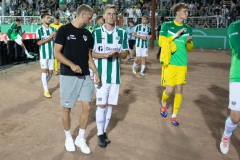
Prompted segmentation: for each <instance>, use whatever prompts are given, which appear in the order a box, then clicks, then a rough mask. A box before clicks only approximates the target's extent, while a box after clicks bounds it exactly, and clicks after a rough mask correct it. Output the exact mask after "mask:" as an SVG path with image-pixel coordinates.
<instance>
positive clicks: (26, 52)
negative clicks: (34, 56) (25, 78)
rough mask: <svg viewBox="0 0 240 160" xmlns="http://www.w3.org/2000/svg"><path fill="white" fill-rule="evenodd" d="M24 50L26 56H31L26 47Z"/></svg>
mask: <svg viewBox="0 0 240 160" xmlns="http://www.w3.org/2000/svg"><path fill="white" fill-rule="evenodd" d="M23 48H24V51H25V54H26V55H27V56H30V54H29V53H28V51H27V49H26V47H23Z"/></svg>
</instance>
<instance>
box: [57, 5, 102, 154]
mask: <svg viewBox="0 0 240 160" xmlns="http://www.w3.org/2000/svg"><path fill="white" fill-rule="evenodd" d="M93 12H94V11H93V9H92V8H91V7H90V6H88V5H85V4H83V5H81V6H79V7H78V8H77V17H76V18H75V20H73V21H72V22H71V23H69V24H66V25H64V26H62V27H61V28H59V30H58V33H57V37H56V40H55V56H56V58H57V59H58V60H59V61H60V62H61V71H60V95H61V105H62V106H63V112H62V123H63V128H64V132H65V135H66V140H65V147H66V150H67V151H69V152H74V151H75V150H76V149H75V146H74V143H75V145H76V146H78V147H79V148H80V149H81V151H82V152H83V153H85V154H90V153H91V150H90V148H89V147H88V146H87V143H86V140H85V138H84V135H85V131H86V128H87V124H88V117H89V112H90V107H91V101H92V93H93V90H94V85H93V82H92V80H91V78H90V76H89V68H91V69H92V70H93V72H94V73H95V83H96V84H99V82H100V78H99V74H98V71H97V69H96V66H95V65H94V62H93V59H92V53H91V46H92V43H93V42H92V36H91V33H90V32H89V31H88V30H87V29H86V28H85V27H86V26H87V24H88V23H89V21H90V20H91V19H92V16H93ZM77 99H78V101H81V104H82V113H81V115H80V119H79V134H78V136H77V137H76V140H75V142H73V138H72V135H71V132H70V127H71V118H70V112H71V108H73V107H74V106H75V103H76V100H77Z"/></svg>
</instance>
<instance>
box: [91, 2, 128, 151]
mask: <svg viewBox="0 0 240 160" xmlns="http://www.w3.org/2000/svg"><path fill="white" fill-rule="evenodd" d="M103 18H104V19H105V24H103V25H102V26H101V27H99V28H97V29H95V30H94V32H93V33H92V35H93V39H94V45H93V58H94V62H95V65H96V66H97V69H98V72H99V74H100V77H101V84H99V85H98V86H96V104H97V106H98V107H97V111H96V123H97V129H98V132H97V135H98V145H99V146H100V147H106V146H107V144H109V143H110V142H111V141H110V139H109V138H108V137H107V134H106V131H107V127H108V124H109V122H110V118H111V115H112V106H113V105H117V104H118V95H119V87H120V82H121V81H120V58H123V59H125V58H126V57H127V51H128V43H127V40H128V39H127V33H126V32H125V31H124V30H123V29H121V28H119V27H117V26H116V25H115V22H116V18H117V14H116V7H115V6H114V5H106V7H105V9H104V14H103Z"/></svg>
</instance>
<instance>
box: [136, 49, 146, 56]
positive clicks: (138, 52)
mask: <svg viewBox="0 0 240 160" xmlns="http://www.w3.org/2000/svg"><path fill="white" fill-rule="evenodd" d="M147 56H148V48H139V47H136V57H147Z"/></svg>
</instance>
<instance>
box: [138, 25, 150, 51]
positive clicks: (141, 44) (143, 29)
mask: <svg viewBox="0 0 240 160" xmlns="http://www.w3.org/2000/svg"><path fill="white" fill-rule="evenodd" d="M134 32H136V33H137V35H138V36H145V37H147V40H146V41H144V40H142V39H140V38H136V43H135V45H136V47H138V48H148V40H149V39H148V36H149V34H150V33H151V27H150V26H149V25H146V26H143V25H142V24H138V25H137V26H136V27H135V30H134Z"/></svg>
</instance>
